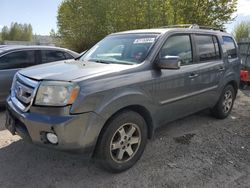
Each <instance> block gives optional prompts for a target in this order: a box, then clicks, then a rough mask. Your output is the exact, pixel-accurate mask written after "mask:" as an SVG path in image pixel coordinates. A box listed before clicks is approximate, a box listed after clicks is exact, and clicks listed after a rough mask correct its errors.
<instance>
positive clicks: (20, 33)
mask: <svg viewBox="0 0 250 188" xmlns="http://www.w3.org/2000/svg"><path fill="white" fill-rule="evenodd" d="M32 36H33V31H32V26H31V25H30V24H18V23H12V24H11V26H10V28H8V27H7V26H4V27H3V29H2V40H3V41H4V40H16V41H31V40H32Z"/></svg>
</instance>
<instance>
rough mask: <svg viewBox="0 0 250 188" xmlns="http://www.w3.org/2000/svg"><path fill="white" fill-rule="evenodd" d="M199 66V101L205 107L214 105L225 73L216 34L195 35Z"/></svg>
mask: <svg viewBox="0 0 250 188" xmlns="http://www.w3.org/2000/svg"><path fill="white" fill-rule="evenodd" d="M194 39H195V44H196V45H195V46H196V51H197V58H198V65H197V67H199V82H200V84H199V85H197V90H199V93H200V97H199V100H200V101H197V102H199V103H200V104H201V105H202V106H201V108H202V107H204V108H206V107H210V106H212V105H214V103H215V102H216V101H217V99H218V87H219V85H220V83H221V81H222V80H223V76H224V74H225V69H226V67H225V63H224V61H223V59H222V53H221V48H220V45H219V39H218V37H217V36H216V35H203V34H196V35H194Z"/></svg>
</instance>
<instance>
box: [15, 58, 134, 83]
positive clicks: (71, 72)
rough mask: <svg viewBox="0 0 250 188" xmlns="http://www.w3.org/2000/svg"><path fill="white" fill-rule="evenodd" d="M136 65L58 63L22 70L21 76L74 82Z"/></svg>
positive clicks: (79, 62)
mask: <svg viewBox="0 0 250 188" xmlns="http://www.w3.org/2000/svg"><path fill="white" fill-rule="evenodd" d="M131 67H134V65H118V64H102V63H95V62H82V61H77V60H67V61H58V62H54V63H47V64H42V65H37V66H33V67H29V68H26V69H22V70H21V71H19V73H20V74H22V75H24V76H26V77H29V78H33V79H35V80H58V81H73V80H76V79H81V78H82V79H88V78H92V77H96V76H102V75H105V74H109V73H115V72H119V71H123V70H126V69H130V68H131Z"/></svg>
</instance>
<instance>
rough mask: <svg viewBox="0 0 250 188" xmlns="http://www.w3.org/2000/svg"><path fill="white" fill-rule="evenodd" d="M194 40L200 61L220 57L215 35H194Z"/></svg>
mask: <svg viewBox="0 0 250 188" xmlns="http://www.w3.org/2000/svg"><path fill="white" fill-rule="evenodd" d="M196 42H197V48H198V56H199V59H200V61H211V60H217V59H220V51H219V44H218V40H217V38H216V37H215V36H209V35H196Z"/></svg>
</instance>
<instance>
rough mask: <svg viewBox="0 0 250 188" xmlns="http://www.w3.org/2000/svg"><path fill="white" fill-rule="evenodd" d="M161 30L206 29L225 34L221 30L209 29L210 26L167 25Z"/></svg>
mask: <svg viewBox="0 0 250 188" xmlns="http://www.w3.org/2000/svg"><path fill="white" fill-rule="evenodd" d="M162 28H187V29H207V30H215V31H221V32H225V30H224V29H222V28H216V27H210V26H199V25H198V24H180V25H168V26H163V27H162Z"/></svg>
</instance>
